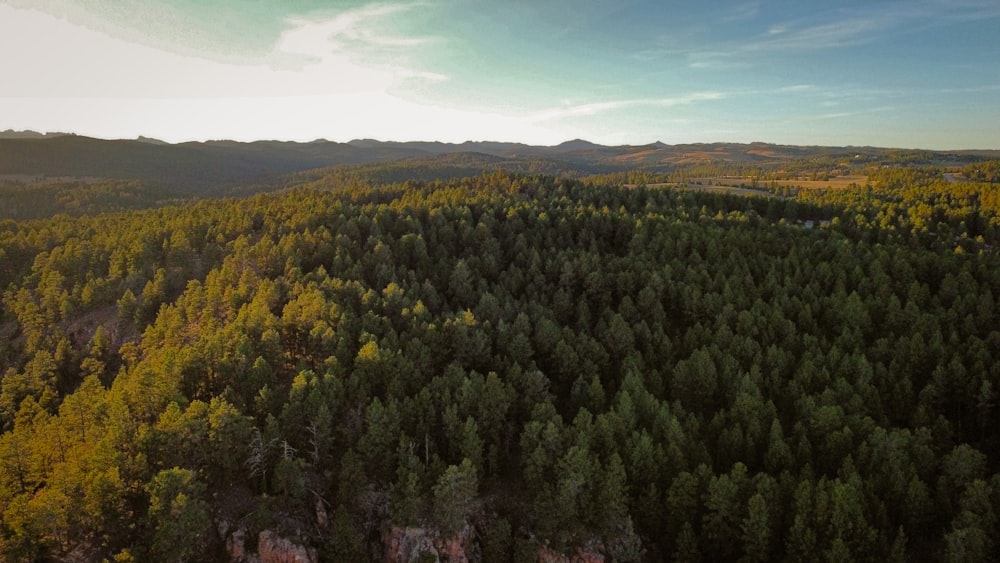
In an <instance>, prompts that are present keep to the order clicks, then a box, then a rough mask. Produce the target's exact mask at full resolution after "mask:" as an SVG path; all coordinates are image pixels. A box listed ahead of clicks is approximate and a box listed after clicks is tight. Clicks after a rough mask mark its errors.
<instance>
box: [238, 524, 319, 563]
mask: <svg viewBox="0 0 1000 563" xmlns="http://www.w3.org/2000/svg"><path fill="white" fill-rule="evenodd" d="M245 542H246V533H245V532H244V531H243V530H242V529H237V530H235V531H234V532H233V533H232V534H230V535H229V536H228V537H227V538H226V550H227V551H228V552H229V560H230V561H232V562H233V563H319V555H318V554H317V553H316V550H315V549H314V548H311V547H306V546H303V545H299V544H297V543H295V542H293V541H292V540H289V539H287V538H283V537H281V536H279V535H278V534H276V533H274V532H272V531H271V530H264V531H262V532H261V533H260V534H259V535H258V536H257V552H256V553H252V552H249V551H247V549H246V543H245Z"/></svg>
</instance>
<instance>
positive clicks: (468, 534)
mask: <svg viewBox="0 0 1000 563" xmlns="http://www.w3.org/2000/svg"><path fill="white" fill-rule="evenodd" d="M472 532H473V528H472V527H471V526H465V527H464V528H462V530H461V531H460V532H459V533H458V534H457V535H456V536H454V537H449V538H443V537H441V536H440V535H439V534H438V533H437V532H436V531H434V530H431V529H426V528H404V527H401V526H393V527H391V528H389V530H388V531H387V532H386V533H385V536H384V537H383V541H384V544H385V561H386V563H413V562H414V561H420V560H422V559H421V558H427V557H428V556H430V557H433V558H434V561H439V562H441V563H469V560H470V551H471V550H470V548H471V540H472Z"/></svg>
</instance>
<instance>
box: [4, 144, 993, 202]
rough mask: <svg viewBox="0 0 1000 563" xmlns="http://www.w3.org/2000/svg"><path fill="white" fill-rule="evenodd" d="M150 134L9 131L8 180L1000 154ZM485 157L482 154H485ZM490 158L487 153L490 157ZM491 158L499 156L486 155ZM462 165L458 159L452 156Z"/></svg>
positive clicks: (653, 168)
mask: <svg viewBox="0 0 1000 563" xmlns="http://www.w3.org/2000/svg"><path fill="white" fill-rule="evenodd" d="M151 141H153V140H150V139H141V140H102V139H94V138H90V137H83V136H76V135H57V136H44V135H41V134H37V133H34V134H33V133H31V132H21V133H16V134H15V133H12V132H9V131H8V132H6V133H3V134H0V181H2V180H3V179H5V178H6V179H15V178H18V177H23V176H24V175H28V176H37V177H51V176H59V177H74V178H107V179H117V180H138V181H141V182H147V183H155V184H157V185H159V186H162V187H164V188H168V189H170V190H172V191H177V192H180V193H189V194H193V193H198V194H204V195H212V194H214V195H219V194H225V193H227V191H228V190H231V189H232V188H233V187H235V186H236V185H237V184H242V185H243V186H244V187H245V184H247V183H254V182H263V183H274V182H275V177H277V176H280V175H282V174H287V173H291V172H299V171H304V170H309V169H314V168H321V167H329V166H336V165H357V164H372V163H388V162H396V161H403V160H406V159H408V160H410V161H411V162H412V161H424V162H437V163H440V162H442V160H441V159H443V158H449V159H451V158H454V155H459V154H463V155H469V156H466V157H464V158H466V159H467V161H466V162H465V163H464V164H463V163H461V162H459V164H460V165H463V166H464V167H465V168H470V169H474V168H481V169H482V168H505V169H509V170H513V171H525V172H532V171H535V170H533V167H534V169H537V170H539V171H544V172H546V173H555V174H557V175H560V173H561V175H571V176H579V175H586V174H595V173H606V172H616V171H626V170H645V171H649V172H659V173H663V172H670V171H672V170H675V169H677V168H678V167H684V166H692V165H705V164H709V165H711V164H720V163H730V164H741V165H746V166H756V167H761V168H767V169H780V168H782V167H783V166H785V165H787V164H789V163H793V162H809V161H813V162H814V163H815V164H816V166H822V165H823V164H824V163H825V162H829V163H831V165H832V166H836V163H837V162H840V161H843V162H846V163H848V164H854V165H864V164H869V163H873V162H878V163H885V164H893V163H905V164H937V165H962V164H968V163H970V162H975V161H978V160H982V159H986V158H1000V151H954V152H940V151H917V150H904V149H885V148H873V147H799V146H786V145H770V144H765V143H752V144H738V143H713V144H687V145H666V144H662V143H654V144H651V145H642V146H627V145H626V146H603V145H596V144H593V143H589V142H586V141H581V140H574V141H568V142H565V143H562V144H560V145H555V146H551V147H543V146H529V145H524V144H519V143H498V142H466V143H461V144H450V143H438V142H406V143H401V142H380V141H373V140H355V141H350V142H348V143H336V142H331V141H325V140H318V141H313V142H309V143H295V142H279V141H257V142H252V143H241V142H234V141H208V142H190V143H180V144H165V143H158V142H151ZM476 155H478V156H476ZM483 155H485V157H484V156H483ZM486 157H493V158H491V159H487V158H486ZM444 162H446V163H447V164H448V165H453V164H454V163H455V161H454V160H446V161H444Z"/></svg>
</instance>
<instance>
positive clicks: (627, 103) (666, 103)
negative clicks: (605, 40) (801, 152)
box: [531, 92, 726, 122]
mask: <svg viewBox="0 0 1000 563" xmlns="http://www.w3.org/2000/svg"><path fill="white" fill-rule="evenodd" d="M725 97H726V94H724V93H722V92H695V93H692V94H685V95H682V96H675V97H667V98H648V99H633V100H613V101H608V102H594V103H589V104H579V105H575V106H568V107H562V108H556V109H551V110H546V111H542V112H540V113H537V114H534V115H533V116H532V117H531V121H533V122H543V121H550V120H556V119H566V118H571V117H586V116H593V115H598V114H602V113H606V112H611V111H619V110H624V109H629V108H636V107H651V108H672V107H677V106H685V105H690V104H694V103H698V102H706V101H715V100H722V99H724V98H725Z"/></svg>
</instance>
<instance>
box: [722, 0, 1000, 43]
mask: <svg viewBox="0 0 1000 563" xmlns="http://www.w3.org/2000/svg"><path fill="white" fill-rule="evenodd" d="M994 18H1000V2H996V1H994V0H990V1H979V0H967V1H951V0H923V1H916V2H894V3H889V4H876V5H873V6H865V7H862V8H857V9H854V10H833V11H830V12H827V13H825V14H821V15H820V16H819V17H814V18H808V19H801V20H796V21H787V22H779V23H775V24H772V25H771V26H770V27H768V29H767V31H765V32H764V33H763V34H761V35H759V36H758V37H757V38H756V39H755V40H753V41H751V42H749V43H748V44H746V45H744V46H743V49H742V50H745V51H794V52H803V51H814V50H821V49H835V48H841V47H852V46H857V45H864V44H867V43H870V42H873V41H875V40H878V39H881V38H883V37H884V34H885V33H890V32H892V33H896V32H898V33H914V32H917V31H921V30H925V29H928V28H932V27H936V26H940V25H948V24H953V23H957V22H968V21H979V20H985V19H994Z"/></svg>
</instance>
